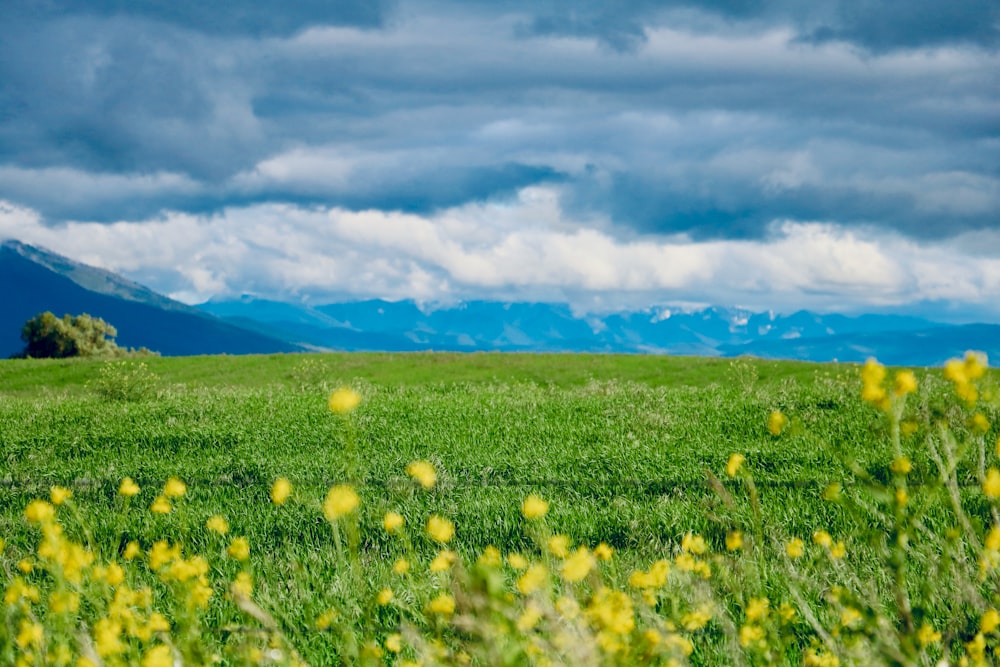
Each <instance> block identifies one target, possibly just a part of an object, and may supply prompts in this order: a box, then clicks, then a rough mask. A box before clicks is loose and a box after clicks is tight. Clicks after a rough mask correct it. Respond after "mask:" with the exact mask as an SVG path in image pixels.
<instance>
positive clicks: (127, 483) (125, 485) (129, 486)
mask: <svg viewBox="0 0 1000 667" xmlns="http://www.w3.org/2000/svg"><path fill="white" fill-rule="evenodd" d="M118 493H119V495H122V496H125V497H126V498H131V497H132V496H134V495H137V494H138V493H139V485H138V484H136V483H135V482H134V481H132V478H131V477H126V478H125V479H123V480H122V483H121V484H120V485H119V486H118Z"/></svg>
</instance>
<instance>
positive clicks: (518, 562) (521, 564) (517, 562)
mask: <svg viewBox="0 0 1000 667" xmlns="http://www.w3.org/2000/svg"><path fill="white" fill-rule="evenodd" d="M998 533H1000V531H998ZM507 562H508V563H510V566H511V567H512V568H514V569H515V570H524V569H527V567H528V559H527V558H525V557H524V556H522V555H521V554H510V555H509V556H507Z"/></svg>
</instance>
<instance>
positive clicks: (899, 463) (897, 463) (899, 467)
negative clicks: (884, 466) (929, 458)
mask: <svg viewBox="0 0 1000 667" xmlns="http://www.w3.org/2000/svg"><path fill="white" fill-rule="evenodd" d="M889 469H890V470H892V471H893V472H895V473H899V474H900V475H908V474H909V473H910V471H911V470H913V464H912V463H910V459H908V458H906V457H905V456H900V457H898V458H897V459H895V460H894V461H893V462H892V464H891V465H890V466H889Z"/></svg>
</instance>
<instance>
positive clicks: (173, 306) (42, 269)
mask: <svg viewBox="0 0 1000 667" xmlns="http://www.w3.org/2000/svg"><path fill="white" fill-rule="evenodd" d="M0 285H5V286H7V289H6V290H4V292H3V293H2V294H0V356H3V357H8V356H10V355H13V354H16V353H18V352H20V351H21V350H22V349H23V348H24V343H23V342H22V341H21V339H20V334H21V327H22V326H23V325H24V323H25V321H27V320H28V319H30V318H31V317H33V316H35V315H36V314H38V313H40V312H44V311H47V310H50V311H52V312H53V313H55V314H56V315H59V316H62V315H63V314H65V313H71V314H79V313H89V314H90V315H93V316H95V317H101V318H103V319H104V320H106V321H108V322H110V323H111V324H113V325H114V326H115V327H116V328H117V329H118V338H117V342H118V344H119V345H122V346H124V347H135V348H138V347H146V348H149V349H151V350H155V351H157V352H159V353H161V354H164V355H192V354H223V353H225V354H249V353H265V352H295V351H300V350H302V349H303V348H302V347H301V346H298V345H295V344H293V343H288V342H285V341H283V340H279V339H278V338H274V337H271V336H267V335H264V334H261V333H258V332H255V331H250V330H248V329H244V328H241V327H239V326H236V325H234V324H232V323H229V322H225V321H223V320H221V319H219V318H216V317H214V316H212V315H210V314H208V313H205V312H202V311H200V310H198V309H196V308H191V307H190V306H186V305H184V304H182V303H179V302H177V301H173V300H171V299H168V298H167V297H165V296H163V295H160V294H157V293H155V292H153V291H151V290H149V289H148V288H145V287H143V286H142V285H139V284H137V283H134V282H131V281H128V280H125V279H123V278H121V277H120V276H117V275H115V274H113V273H110V272H108V271H102V270H100V269H95V268H93V267H89V266H86V265H83V264H80V263H78V262H74V261H72V260H70V259H67V258H65V257H62V256H60V255H56V254H54V253H51V252H48V251H46V250H43V249H40V248H35V247H32V246H29V245H25V244H23V243H19V242H17V241H5V242H3V243H2V244H0Z"/></svg>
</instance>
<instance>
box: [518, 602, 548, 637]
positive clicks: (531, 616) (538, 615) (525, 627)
mask: <svg viewBox="0 0 1000 667" xmlns="http://www.w3.org/2000/svg"><path fill="white" fill-rule="evenodd" d="M540 620H542V610H541V609H540V608H539V606H538V605H537V604H535V603H530V604H528V605H527V606H526V607H525V609H524V613H522V614H521V616H520V618H518V619H517V629H518V630H519V631H521V632H528V631H529V630H531V629H532V628H534V627H535V626H536V625H538V621H540Z"/></svg>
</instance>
